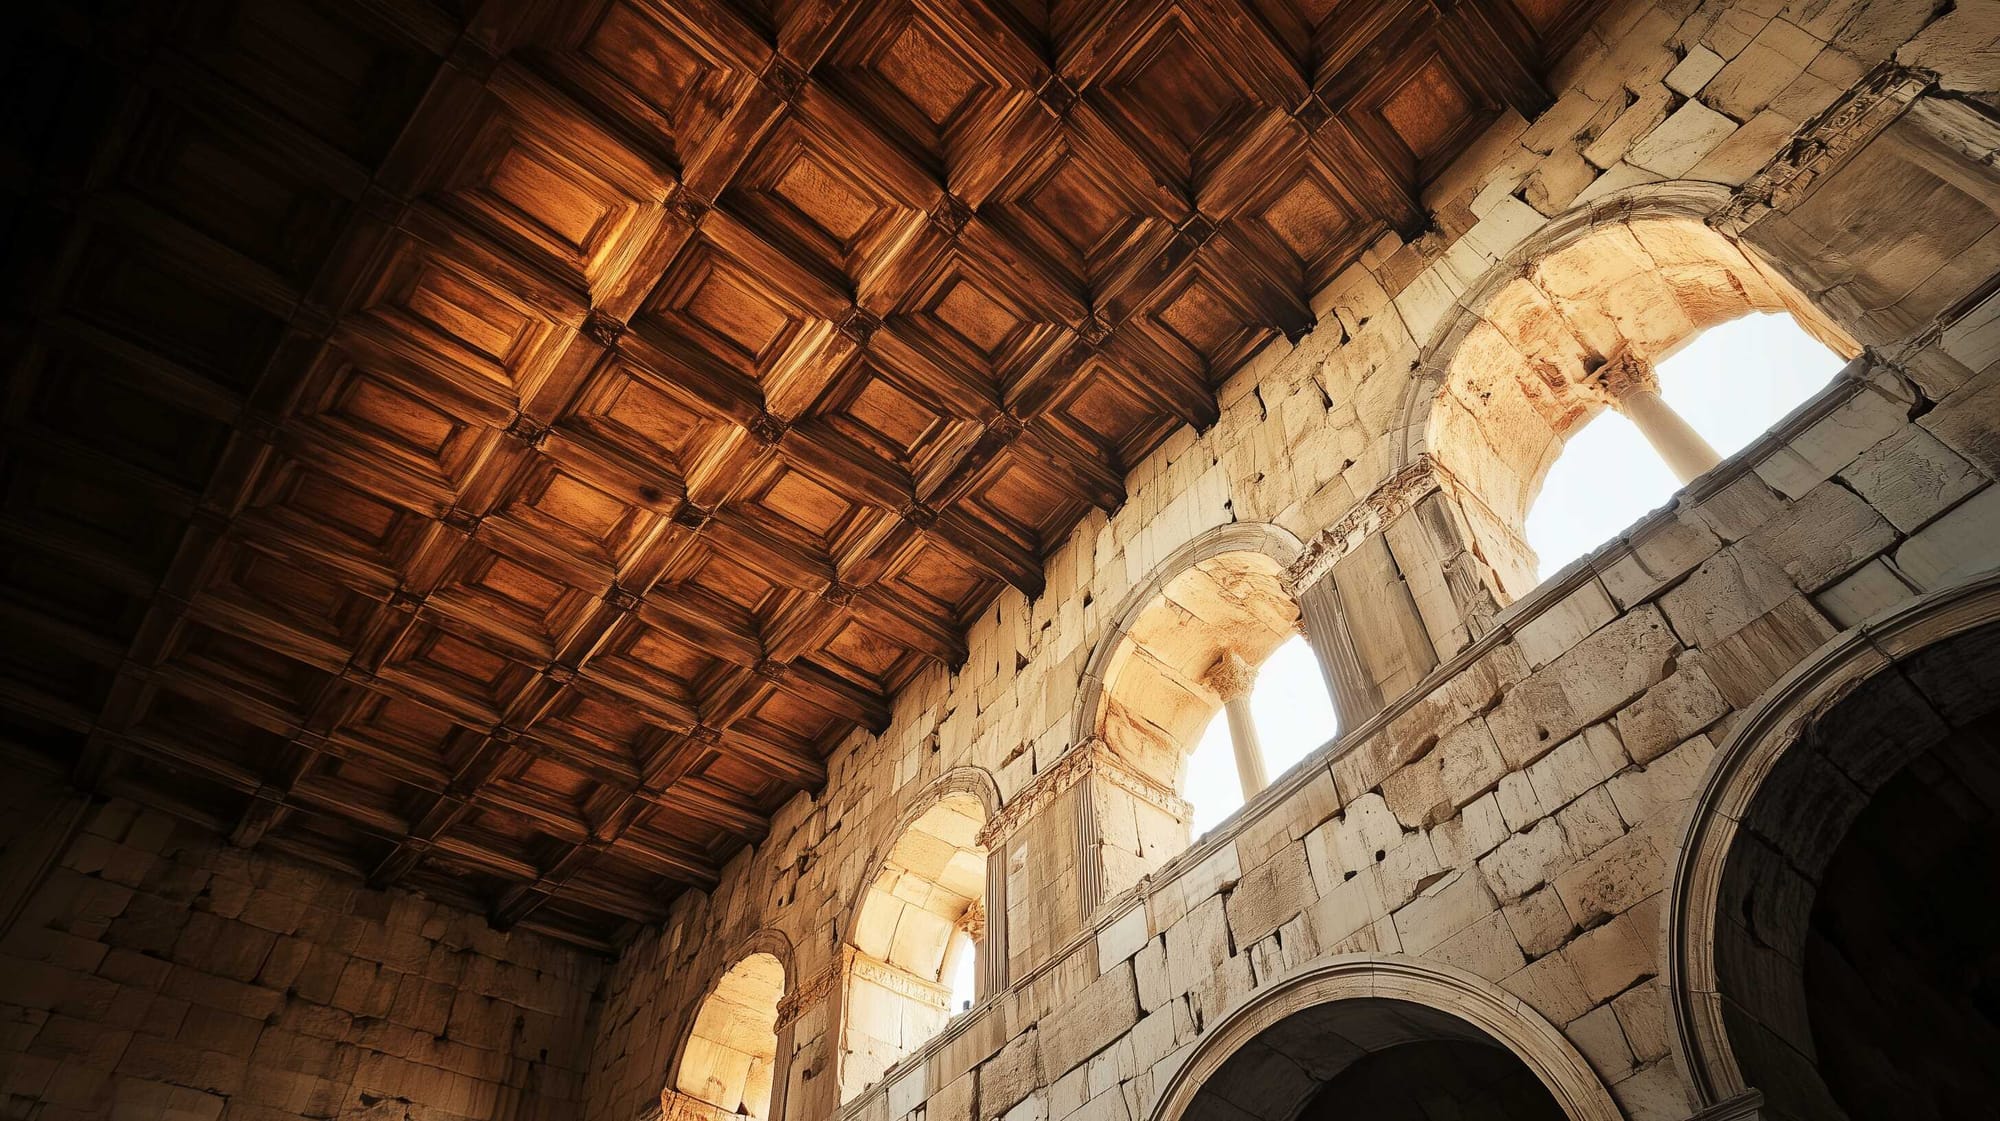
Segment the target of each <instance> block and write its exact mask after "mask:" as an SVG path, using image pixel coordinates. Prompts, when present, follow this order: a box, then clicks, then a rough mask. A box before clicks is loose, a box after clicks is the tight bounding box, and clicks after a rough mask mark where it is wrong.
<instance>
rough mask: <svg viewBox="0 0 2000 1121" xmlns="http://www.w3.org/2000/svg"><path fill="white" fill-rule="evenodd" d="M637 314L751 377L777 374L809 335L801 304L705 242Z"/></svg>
mask: <svg viewBox="0 0 2000 1121" xmlns="http://www.w3.org/2000/svg"><path fill="white" fill-rule="evenodd" d="M644 314H645V315H647V316H648V317H651V318H654V319H656V320H658V321H659V322H660V323H661V324H662V325H663V326H665V327H666V328H668V329H669V330H670V331H671V332H672V333H673V335H674V336H675V337H676V339H677V341H679V342H680V343H682V344H683V345H685V346H687V347H689V348H691V349H693V350H695V351H697V352H699V353H700V354H701V355H702V356H703V357H704V358H705V359H707V360H711V361H715V362H720V363H722V364H724V365H726V366H728V367H730V368H731V369H733V370H735V371H736V372H737V373H739V374H741V375H742V376H744V377H746V378H750V379H753V380H761V379H763V378H766V377H770V376H772V375H774V374H776V373H778V372H779V371H780V369H781V368H782V367H784V366H785V365H787V364H788V361H789V360H791V359H794V358H799V357H802V355H803V353H804V350H805V348H807V347H808V346H809V345H810V343H811V342H812V340H811V339H810V338H809V337H807V324H808V321H809V320H810V319H811V318H812V316H811V315H810V314H809V313H808V312H807V311H806V309H805V308H804V307H802V306H801V305H799V304H797V303H795V302H793V301H792V300H791V298H790V297H789V296H787V295H786V294H785V293H784V292H783V291H782V290H781V289H780V288H779V287H778V286H776V285H774V284H773V283H772V282H771V278H770V277H768V276H762V275H759V273H758V272H757V271H756V270H754V269H751V268H750V267H748V266H747V265H744V264H742V263H740V262H738V261H736V260H735V259H734V258H732V257H730V256H728V255H727V254H725V253H723V252H722V251H721V250H719V249H717V248H715V247H714V246H713V245H710V244H708V243H706V242H697V243H696V244H694V245H692V246H690V247H689V248H688V249H687V250H686V251H685V252H683V253H682V254H681V256H680V259H679V260H677V261H676V262H675V264H674V267H673V269H672V270H671V271H670V272H669V273H668V275H667V277H666V278H665V279H664V280H662V281H661V282H660V285H659V287H658V288H656V289H655V290H654V293H653V297H652V299H651V300H650V301H649V302H648V303H647V306H646V310H645V313H644ZM794 349H797V350H799V351H800V354H799V355H793V354H792V351H793V350H794Z"/></svg>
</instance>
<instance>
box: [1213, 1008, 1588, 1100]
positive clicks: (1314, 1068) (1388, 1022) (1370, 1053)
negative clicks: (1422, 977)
mask: <svg viewBox="0 0 2000 1121" xmlns="http://www.w3.org/2000/svg"><path fill="white" fill-rule="evenodd" d="M1440 1117H1459V1118H1465V1119H1467V1121H1565V1117H1564V1113H1563V1109H1562V1107H1561V1106H1560V1105H1558V1104H1557V1102H1556V1099H1555V1097H1554V1095H1552V1094H1551V1093H1550V1092H1549V1090H1548V1088H1547V1087H1546V1086H1544V1085H1543V1084H1542V1081H1541V1079H1540V1078H1538V1077H1537V1076H1536V1075H1535V1072H1534V1071H1532V1070H1530V1069H1529V1067H1528V1065H1527V1064H1526V1063H1524V1062H1522V1061H1521V1059H1520V1058H1519V1057H1518V1056H1517V1055H1515V1054H1514V1053H1513V1052H1512V1051H1511V1050H1509V1049H1508V1048H1507V1046H1506V1045H1505V1044H1503V1043H1501V1042H1500V1041H1499V1040H1496V1039H1494V1038H1493V1037H1492V1036H1489V1035H1487V1034H1486V1033H1485V1032H1483V1031H1481V1030H1480V1029H1479V1028H1477V1027H1474V1026H1473V1025H1471V1024H1469V1023H1467V1022H1466V1021H1464V1020H1461V1019H1459V1018H1458V1017H1456V1016H1453V1015H1452V1014H1450V1013H1448V1012H1444V1011H1442V1010H1439V1009H1436V1008H1431V1007H1429V1006H1427V1005H1422V1004H1416V1003H1413V1002H1411V1001H1405V1000H1391V999H1385V998H1379V997H1367V998H1360V999H1355V1000H1341V1001H1334V1002H1332V1003H1328V1004H1319V1005H1314V1006H1312V1007H1308V1008H1303V1009H1300V1010H1299V1011H1296V1012H1293V1013H1292V1014H1291V1015H1289V1016H1286V1017H1285V1018H1284V1019H1282V1020H1279V1021H1278V1022H1276V1023H1274V1024H1272V1025H1271V1026H1269V1027H1267V1028H1265V1029H1264V1030H1263V1031H1261V1032H1259V1033H1258V1034H1257V1036H1256V1037H1255V1038H1254V1039H1251V1040H1250V1041H1248V1042H1247V1043H1245V1044H1244V1045H1243V1046H1242V1047H1240V1048H1238V1049H1237V1050H1236V1052H1235V1053H1234V1054H1232V1055H1231V1056H1230V1057H1229V1059H1228V1060H1227V1061H1225V1062H1224V1063H1223V1064H1222V1065H1221V1066H1220V1067H1218V1068H1217V1069H1216V1071H1215V1073H1214V1075H1212V1076H1211V1077H1210V1078H1209V1079H1208V1080H1207V1081H1206V1082H1204V1083H1203V1084H1202V1087H1201V1090H1200V1091H1199V1092H1198V1093H1197V1094H1195V1095H1194V1098H1193V1100H1192V1101H1191V1102H1189V1104H1188V1108H1187V1111H1186V1112H1185V1113H1184V1114H1182V1115H1181V1121H1252V1119H1254V1121H1336V1119H1338V1121H1354V1119H1357V1118H1366V1119H1368V1121H1434V1119H1436V1118H1440Z"/></svg>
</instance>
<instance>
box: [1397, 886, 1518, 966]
mask: <svg viewBox="0 0 2000 1121" xmlns="http://www.w3.org/2000/svg"><path fill="white" fill-rule="evenodd" d="M1498 907H1499V903H1498V902H1497V901H1495V900H1494V898H1493V893H1492V892H1491V891H1489V890H1488V889H1487V887H1486V881H1485V880H1484V879H1483V878H1482V877H1481V876H1480V875H1479V872H1478V870H1477V869H1460V870H1459V871H1457V872H1453V873H1451V874H1450V875H1447V876H1446V877H1445V878H1444V879H1442V880H1439V881H1438V882H1437V883H1435V884H1432V885H1431V886H1430V887H1428V888H1425V889H1424V890H1423V891H1422V892H1419V893H1418V895H1417V897H1416V898H1415V899H1412V900H1410V901H1409V902H1408V903H1406V904H1404V905H1403V906H1402V907H1400V908H1398V909H1397V911H1396V913H1395V915H1394V916H1393V918H1394V920H1395V923H1396V935H1397V937H1398V938H1400V939H1401V940H1402V943H1403V950H1404V952H1406V953H1411V954H1423V953H1426V952H1428V951H1429V950H1430V949H1431V947H1433V946H1436V945H1437V944H1438V943H1440V942H1443V941H1445V940H1446V939H1448V938H1450V937H1451V936H1453V935H1455V934H1457V933H1458V932H1459V931H1461V930H1464V929H1465V928H1466V927H1469V926H1471V925H1472V924H1473V923H1474V922H1476V921H1477V920H1479V919H1481V918H1484V917H1485V916H1486V915H1488V914H1490V913H1492V912H1493V911H1494V910H1496V909H1497V908H1498Z"/></svg>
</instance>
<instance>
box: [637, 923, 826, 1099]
mask: <svg viewBox="0 0 2000 1121" xmlns="http://www.w3.org/2000/svg"><path fill="white" fill-rule="evenodd" d="M723 961H724V964H723V965H722V966H721V967H720V968H719V969H717V970H716V971H715V974H714V976H713V977H711V978H710V979H709V981H708V984H707V985H705V986H703V988H702V990H701V995H700V997H699V998H697V999H696V1000H695V1002H694V1005H693V1007H694V1014H693V1015H691V1016H689V1017H688V1018H687V1019H686V1021H685V1022H683V1023H682V1024H681V1025H680V1027H679V1028H678V1029H677V1030H676V1032H675V1035H674V1044H673V1052H672V1054H673V1060H672V1062H671V1063H669V1065H668V1068H667V1080H666V1086H665V1088H664V1090H663V1091H662V1094H661V1100H662V1105H663V1111H664V1112H665V1114H666V1116H667V1117H668V1118H672V1117H674V1116H675V1115H676V1114H675V1110H676V1099H689V1100H685V1101H683V1102H681V1103H680V1105H681V1112H682V1113H685V1114H689V1115H694V1116H699V1115H700V1113H701V1112H702V1110H701V1109H700V1108H699V1107H700V1106H702V1105H706V1106H709V1107H713V1108H715V1109H722V1108H724V1103H720V1102H713V1101H707V1100H706V1099H705V1098H702V1097H701V1096H700V1094H699V1092H698V1091H697V1090H696V1089H694V1088H692V1087H691V1086H689V1085H684V1083H687V1082H690V1081H695V1080H696V1079H691V1078H689V1077H688V1075H689V1070H688V1059H689V1050H690V1047H691V1046H693V1045H694V1044H695V1043H696V1042H697V1040H698V1039H699V1037H700V1035H701V1032H702V1031H703V1028H704V1022H705V1018H706V1019H707V1020H709V1021H714V1020H715V1019H716V1012H717V1010H716V1008H715V1005H716V1002H717V999H718V997H719V996H721V995H723V990H724V988H725V987H726V986H729V985H731V984H732V983H733V982H734V983H738V984H741V983H742V979H743V977H744V974H745V971H746V967H754V965H755V963H757V962H759V961H763V962H769V963H771V965H772V966H774V967H775V971H776V978H775V981H776V983H775V985H774V986H768V983H767V979H765V978H762V977H756V978H752V979H751V981H750V983H751V984H753V985H758V986H760V987H761V986H767V987H770V988H771V991H770V992H769V994H768V995H769V998H770V999H769V1003H770V1012H771V1017H772V1020H771V1025H770V1032H769V1037H770V1038H769V1042H768V1048H767V1049H766V1050H767V1052H768V1053H766V1054H763V1055H762V1057H763V1058H764V1059H765V1061H766V1062H767V1063H768V1064H769V1068H768V1069H767V1070H766V1071H765V1072H763V1075H762V1077H763V1078H765V1079H767V1080H768V1081H769V1086H768V1088H766V1089H764V1090H763V1092H762V1096H763V1099H764V1101H765V1102H766V1103H767V1104H766V1108H765V1110H764V1112H763V1113H761V1114H758V1113H755V1112H753V1113H751V1114H750V1116H753V1117H761V1118H763V1119H764V1121H776V1119H778V1118H781V1117H783V1116H784V1112H783V1104H784V1087H785V1083H786V1069H785V1068H786V1066H787V1060H788V1059H789V1058H790V1053H789V1052H790V1047H789V1045H788V1044H789V1041H788V1040H787V1039H786V1038H785V1037H786V1036H787V1035H788V1034H789V1032H788V1031H787V1030H785V1029H784V1028H782V1027H781V1026H780V1025H779V1024H778V1015H777V1013H778V1007H779V1002H780V1001H781V1000H782V998H783V997H784V996H785V995H786V994H788V993H790V992H791V991H792V988H793V986H794V984H795V983H796V979H797V970H796V966H795V964H794V957H793V953H792V940H791V939H790V938H788V937H786V936H785V934H784V932H783V931H780V930H777V929H775V928H773V927H764V928H762V929H760V930H757V931H756V932H754V933H752V934H751V935H750V936H749V937H747V938H745V939H744V940H743V941H742V942H740V943H739V944H737V945H736V946H735V947H734V948H732V950H731V951H730V953H729V954H727V955H726V956H725V957H724V959H723ZM690 1106H692V1107H694V1108H688V1107H690Z"/></svg>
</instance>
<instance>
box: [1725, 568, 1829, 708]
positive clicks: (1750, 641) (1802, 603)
mask: <svg viewBox="0 0 2000 1121" xmlns="http://www.w3.org/2000/svg"><path fill="white" fill-rule="evenodd" d="M1832 637H1833V627H1832V626H1831V625H1829V624H1828V623H1827V621H1826V619H1825V617H1824V616H1822V615H1821V614H1820V613H1819V611H1818V610H1816V609H1815V608H1814V607H1813V605H1812V601H1810V600H1808V599H1806V598H1805V597H1804V596H1798V595H1794V596H1790V597H1788V598H1786V599H1785V601H1784V602H1782V603H1780V604H1778V605H1777V606H1776V607H1774V608H1772V609H1771V610H1770V611H1768V612H1766V613H1764V614H1763V615H1760V616H1758V617H1757V618H1756V619H1753V620H1751V621H1750V622H1749V623H1748V624H1746V625H1744V626H1743V627H1742V628H1740V629H1739V630H1737V632H1736V633H1735V634H1732V635H1730V636H1729V637H1728V638H1726V639H1723V640H1722V641H1721V642H1719V643H1717V644H1715V645H1714V646H1711V647H1709V648H1708V649H1706V650H1704V651H1702V660H1703V665H1704V668H1706V669H1707V671H1708V677H1709V680H1710V681H1712V682H1714V683H1715V687H1716V688H1717V689H1720V690H1722V695H1723V696H1724V697H1725V698H1727V699H1728V701H1729V703H1730V704H1732V705H1735V706H1737V707H1739V708H1740V707H1742V706H1744V705H1747V704H1749V703H1750V702H1751V701H1754V700H1755V699H1756V698H1757V696H1758V695H1759V694H1760V693H1762V692H1763V691H1764V690H1765V688H1766V687H1768V686H1769V685H1770V684H1771V683H1772V682H1773V681H1776V680H1777V679H1778V678H1779V677H1781V676H1783V675H1784V674H1785V673H1786V672H1787V671H1789V670H1790V669H1791V668H1792V667H1793V666H1795V665H1797V664H1798V662H1799V660H1800V659H1801V658H1803V657H1805V656H1806V655H1807V654H1809V653H1811V652H1812V651H1813V650H1814V649H1816V648H1817V647H1818V646H1819V644H1820V643H1822V642H1825V641H1826V640H1827V639H1829V638H1832Z"/></svg>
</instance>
